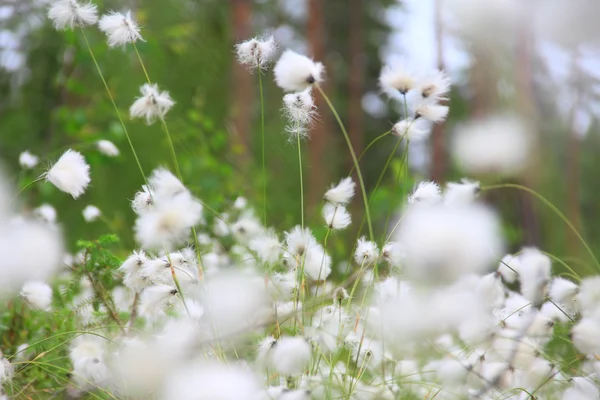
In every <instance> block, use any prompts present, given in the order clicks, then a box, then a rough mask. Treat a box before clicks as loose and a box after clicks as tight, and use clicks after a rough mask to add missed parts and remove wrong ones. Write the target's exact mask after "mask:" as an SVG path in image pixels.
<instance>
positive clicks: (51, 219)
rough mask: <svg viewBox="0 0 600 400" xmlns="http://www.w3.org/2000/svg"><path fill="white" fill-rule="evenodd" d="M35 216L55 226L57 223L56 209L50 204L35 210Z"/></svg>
mask: <svg viewBox="0 0 600 400" xmlns="http://www.w3.org/2000/svg"><path fill="white" fill-rule="evenodd" d="M32 213H33V216H34V217H36V218H39V219H41V220H42V221H44V222H47V223H49V224H53V223H55V222H56V209H55V208H54V207H52V206H51V205H50V204H42V205H41V206H39V207H38V208H35V209H34V210H33V212H32Z"/></svg>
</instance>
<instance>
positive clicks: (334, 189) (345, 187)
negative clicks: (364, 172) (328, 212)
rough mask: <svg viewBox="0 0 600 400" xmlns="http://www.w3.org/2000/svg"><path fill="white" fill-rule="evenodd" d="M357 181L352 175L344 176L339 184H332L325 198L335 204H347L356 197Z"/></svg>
mask: <svg viewBox="0 0 600 400" xmlns="http://www.w3.org/2000/svg"><path fill="white" fill-rule="evenodd" d="M355 188H356V183H354V181H353V180H352V178H351V177H347V178H343V179H342V180H341V181H340V183H338V184H337V185H331V187H330V188H329V190H328V191H327V192H325V196H323V198H324V199H325V201H326V202H328V203H331V204H333V205H346V204H348V203H350V201H351V200H352V198H353V197H354V190H355Z"/></svg>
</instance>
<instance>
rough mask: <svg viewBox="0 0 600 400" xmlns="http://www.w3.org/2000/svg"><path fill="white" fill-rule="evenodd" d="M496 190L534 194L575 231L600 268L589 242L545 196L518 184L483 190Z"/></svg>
mask: <svg viewBox="0 0 600 400" xmlns="http://www.w3.org/2000/svg"><path fill="white" fill-rule="evenodd" d="M495 189H519V190H522V191H524V192H527V193H529V194H532V195H533V196H535V197H537V198H538V199H539V200H540V201H541V202H542V203H544V204H545V205H546V206H548V207H549V208H550V209H551V210H552V211H554V213H555V214H556V215H558V216H559V217H560V219H562V220H563V222H564V223H565V224H567V226H568V227H569V228H571V230H572V231H573V233H574V234H575V236H577V238H578V239H579V240H580V241H581V244H583V247H585V249H586V250H587V252H588V253H589V254H590V256H591V257H592V259H593V260H594V262H595V263H596V266H597V267H598V268H600V262H598V259H597V258H596V256H595V255H594V252H593V251H592V249H591V248H590V246H589V245H588V244H587V242H586V241H585V239H584V238H583V236H581V234H580V233H579V231H578V230H577V228H575V226H574V225H573V224H572V223H571V221H569V219H568V218H567V217H566V216H565V215H564V214H563V213H562V212H561V211H560V210H559V209H558V208H556V206H555V205H554V204H552V203H551V202H550V201H549V200H548V199H546V198H545V197H544V196H542V195H541V194H539V193H538V192H536V191H535V190H533V189H530V188H528V187H527V186H523V185H519V184H516V183H503V184H499V185H490V186H483V187H482V188H481V190H482V191H486V190H495Z"/></svg>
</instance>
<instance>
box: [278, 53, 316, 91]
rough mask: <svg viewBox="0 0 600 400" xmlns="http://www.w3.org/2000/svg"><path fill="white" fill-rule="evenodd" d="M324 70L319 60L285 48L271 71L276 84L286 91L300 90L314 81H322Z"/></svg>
mask: <svg viewBox="0 0 600 400" xmlns="http://www.w3.org/2000/svg"><path fill="white" fill-rule="evenodd" d="M324 70H325V68H324V67H323V64H321V63H320V62H314V61H313V60H311V59H310V58H308V57H306V56H303V55H301V54H298V53H296V52H294V51H292V50H286V51H285V52H284V53H283V54H282V55H281V57H280V58H279V61H277V64H275V68H274V69H273V72H274V74H275V83H277V86H279V87H280V88H282V89H283V90H285V91H286V92H301V91H303V90H305V89H307V88H308V87H310V86H311V85H312V84H314V83H320V82H322V81H323V72H324Z"/></svg>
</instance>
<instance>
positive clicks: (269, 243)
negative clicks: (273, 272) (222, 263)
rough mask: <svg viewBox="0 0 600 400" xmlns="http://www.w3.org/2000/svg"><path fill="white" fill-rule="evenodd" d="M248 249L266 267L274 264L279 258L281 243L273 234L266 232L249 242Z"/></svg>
mask: <svg viewBox="0 0 600 400" xmlns="http://www.w3.org/2000/svg"><path fill="white" fill-rule="evenodd" d="M248 247H249V248H250V250H252V251H254V252H255V253H256V254H257V255H258V258H259V259H260V260H261V261H262V262H263V263H265V264H267V265H271V264H274V263H275V262H277V261H278V260H279V257H280V256H281V243H280V242H279V238H277V235H276V234H275V233H273V232H268V233H266V234H264V235H261V236H259V237H257V238H254V239H252V240H250V243H249V244H248Z"/></svg>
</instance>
